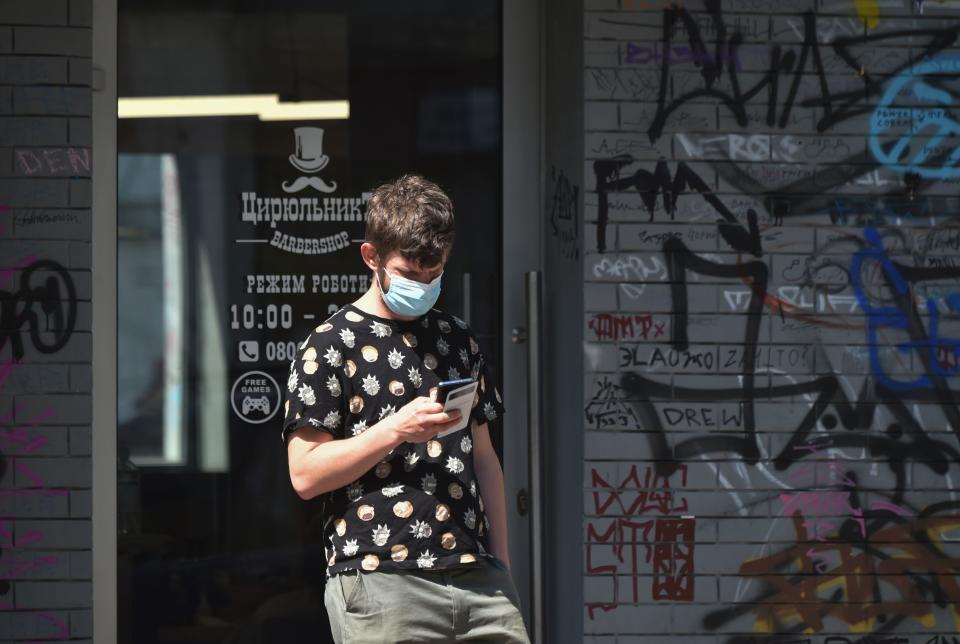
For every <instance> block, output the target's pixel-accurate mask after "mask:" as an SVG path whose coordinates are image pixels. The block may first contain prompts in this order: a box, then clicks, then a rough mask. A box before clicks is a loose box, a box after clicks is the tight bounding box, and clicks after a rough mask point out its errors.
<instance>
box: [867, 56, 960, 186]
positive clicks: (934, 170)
mask: <svg viewBox="0 0 960 644" xmlns="http://www.w3.org/2000/svg"><path fill="white" fill-rule="evenodd" d="M958 73H960V58H942V57H941V58H934V59H932V60H927V61H924V62H922V63H919V64H917V65H914V66H913V67H911V68H909V69H907V70H905V71H904V72H902V73H901V74H900V75H899V76H898V77H897V78H895V79H894V80H893V81H892V82H891V83H890V84H889V85H888V86H887V88H886V91H885V92H884V94H883V98H882V99H881V100H880V104H879V105H878V106H877V108H876V110H874V112H873V115H872V116H871V118H870V151H871V152H872V153H873V155H874V156H875V157H876V159H877V161H879V162H880V163H882V164H884V165H886V166H887V167H889V168H890V169H891V170H894V171H896V172H900V173H904V174H905V173H912V174H917V175H920V176H921V177H924V178H927V179H950V178H956V177H960V168H958V167H956V166H957V163H958V162H960V147H958V146H957V145H956V141H949V143H948V142H947V141H945V139H947V137H954V136H956V135H957V134H960V124H958V123H957V122H956V121H955V120H954V119H953V118H952V116H951V115H950V113H949V110H948V107H949V106H951V105H953V96H952V95H951V94H950V92H948V91H946V90H944V89H942V88H941V87H938V86H937V83H936V80H935V79H929V80H928V79H927V78H924V77H926V76H929V75H933V74H938V75H954V76H955V75H956V74H958ZM911 84H912V85H911ZM907 96H909V97H910V99H918V100H920V101H922V102H924V103H927V104H930V106H928V107H912V108H911V107H897V106H896V105H895V104H894V103H895V102H896V101H897V99H898V98H899V99H900V100H901V101H903V100H910V99H907V98H906V97H907ZM905 128H908V130H907V131H906V132H903V130H904V129H905ZM921 137H922V138H926V137H929V140H926V141H921V140H920V139H921ZM951 148H952V149H951Z"/></svg>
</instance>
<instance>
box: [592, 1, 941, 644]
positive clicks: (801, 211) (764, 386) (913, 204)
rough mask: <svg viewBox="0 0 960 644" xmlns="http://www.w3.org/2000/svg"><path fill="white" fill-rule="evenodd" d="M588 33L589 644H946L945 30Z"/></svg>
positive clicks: (816, 24) (903, 18) (688, 12)
mask: <svg viewBox="0 0 960 644" xmlns="http://www.w3.org/2000/svg"><path fill="white" fill-rule="evenodd" d="M588 4H589V3H588ZM621 4H622V3H621ZM807 5H809V6H807ZM585 23H586V41H585V45H584V47H585V61H586V70H585V87H586V89H585V92H586V101H587V104H586V110H585V114H586V118H585V128H586V132H585V137H586V147H585V149H586V154H587V159H586V165H585V179H584V187H585V189H586V190H587V192H586V193H585V208H584V222H585V225H586V229H585V236H584V260H585V302H586V310H585V312H584V313H585V319H584V324H583V333H584V339H585V352H586V358H587V360H586V362H587V365H588V367H587V368H588V373H587V374H586V378H585V401H586V407H585V410H584V411H585V414H584V423H585V426H586V428H587V430H586V431H587V437H586V442H585V445H586V446H587V447H586V452H587V458H588V459H589V462H588V464H587V472H588V477H587V483H586V484H587V486H588V489H587V490H586V494H585V506H584V514H585V526H584V534H585V553H584V562H585V580H586V583H585V588H586V593H585V595H586V597H585V599H586V606H585V610H584V623H585V624H586V632H587V633H595V634H608V633H618V634H629V633H636V634H641V635H642V634H649V633H659V634H660V635H659V636H658V637H659V638H660V639H659V640H658V641H664V642H683V641H692V639H691V638H692V637H694V636H702V637H710V638H715V639H711V640H710V641H717V642H725V643H727V644H740V643H746V642H758V643H759V642H782V643H786V642H836V643H839V642H861V643H866V642H941V641H943V642H951V641H960V584H958V580H960V576H958V574H960V547H958V541H960V496H958V488H960V136H958V135H960V124H958V121H957V118H958V106H957V105H955V102H956V101H957V98H958V97H960V9H958V8H956V7H953V8H951V7H949V6H947V5H942V6H936V7H935V6H934V3H926V7H925V9H924V3H913V2H902V3H884V2H859V1H857V2H840V1H837V2H829V1H824V2H820V3H818V4H817V5H814V3H812V2H811V3H805V2H797V3H772V2H761V1H750V0H730V1H729V2H720V1H719V0H707V1H703V2H696V3H678V4H674V5H671V6H668V7H657V8H656V9H649V10H648V9H644V8H637V7H626V6H622V7H621V9H619V10H592V9H590V8H589V7H588V8H587V11H586V12H585Z"/></svg>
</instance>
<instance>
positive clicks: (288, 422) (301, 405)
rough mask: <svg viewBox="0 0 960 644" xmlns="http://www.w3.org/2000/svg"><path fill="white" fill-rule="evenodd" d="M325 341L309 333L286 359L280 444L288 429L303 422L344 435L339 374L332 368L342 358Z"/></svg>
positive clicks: (339, 371) (303, 425) (284, 439)
mask: <svg viewBox="0 0 960 644" xmlns="http://www.w3.org/2000/svg"><path fill="white" fill-rule="evenodd" d="M328 337H329V336H328ZM327 344H330V345H331V346H330V347H326V346H322V343H320V340H319V338H318V337H317V336H316V335H314V334H311V335H310V337H308V338H307V340H306V341H305V342H304V343H303V344H302V345H300V348H299V349H298V350H297V353H296V355H295V356H294V358H293V360H292V361H291V362H290V371H289V375H288V378H287V387H286V391H285V397H286V400H285V402H284V406H283V409H284V414H283V428H282V430H281V432H280V438H281V440H282V441H283V444H284V445H286V443H287V436H288V435H289V434H290V432H293V431H295V430H297V429H300V428H301V427H305V426H307V425H309V426H311V427H313V428H314V429H317V430H319V431H323V432H327V433H328V434H331V435H332V436H333V437H334V438H344V435H345V432H344V417H345V408H346V405H345V403H344V395H343V373H342V370H341V369H337V368H336V367H335V365H337V364H339V363H340V361H341V359H342V358H341V357H340V356H341V354H340V349H339V347H337V346H336V344H331V343H330V342H329V341H328V342H327Z"/></svg>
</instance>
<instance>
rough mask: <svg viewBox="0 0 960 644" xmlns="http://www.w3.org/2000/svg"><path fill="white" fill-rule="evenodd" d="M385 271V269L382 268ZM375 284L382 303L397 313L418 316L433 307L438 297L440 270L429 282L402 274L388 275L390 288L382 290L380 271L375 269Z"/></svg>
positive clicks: (441, 275)
mask: <svg viewBox="0 0 960 644" xmlns="http://www.w3.org/2000/svg"><path fill="white" fill-rule="evenodd" d="M383 272H384V273H386V272H387V269H383ZM376 275H377V286H379V287H380V295H381V296H382V297H383V302H384V304H386V305H387V308H389V309H390V310H391V311H393V312H394V313H396V314H397V315H403V316H410V317H419V316H421V315H423V314H424V313H426V312H427V311H429V310H430V309H431V308H433V305H434V304H436V303H437V298H439V297H440V278H441V277H443V273H442V272H441V273H440V274H439V275H437V277H436V278H435V279H434V280H433V281H432V282H430V283H429V284H424V283H422V282H417V281H414V280H411V279H407V278H406V277H403V276H402V275H395V274H394V273H389V275H390V290H389V291H387V292H386V293H384V292H383V284H381V283H380V271H376Z"/></svg>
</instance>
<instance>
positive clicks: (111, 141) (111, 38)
mask: <svg viewBox="0 0 960 644" xmlns="http://www.w3.org/2000/svg"><path fill="white" fill-rule="evenodd" d="M92 65H93V80H92V85H93V108H92V109H93V112H92V128H93V143H94V145H93V146H92V147H93V150H92V154H93V168H92V180H93V206H92V212H93V216H92V217H91V220H92V230H91V242H90V243H91V247H92V248H91V255H92V263H91V267H90V272H91V281H92V283H93V291H92V301H93V304H94V306H93V329H94V330H95V331H94V333H93V338H92V342H93V355H92V373H93V388H92V396H91V397H92V400H93V402H92V406H93V421H92V422H93V431H92V434H93V442H92V458H93V490H92V494H93V498H94V503H93V521H92V524H93V555H92V556H93V582H92V583H93V641H95V642H98V643H101V644H116V642H117V0H93V61H92Z"/></svg>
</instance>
